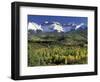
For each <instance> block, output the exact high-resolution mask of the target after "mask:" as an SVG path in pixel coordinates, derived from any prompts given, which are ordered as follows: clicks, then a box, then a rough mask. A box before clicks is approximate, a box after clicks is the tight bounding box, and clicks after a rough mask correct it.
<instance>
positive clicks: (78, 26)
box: [75, 23, 84, 30]
mask: <svg viewBox="0 0 100 82" xmlns="http://www.w3.org/2000/svg"><path fill="white" fill-rule="evenodd" d="M83 25H84V23H81V24H79V25H77V26H76V28H75V30H77V29H79V28H80V27H81V26H83Z"/></svg>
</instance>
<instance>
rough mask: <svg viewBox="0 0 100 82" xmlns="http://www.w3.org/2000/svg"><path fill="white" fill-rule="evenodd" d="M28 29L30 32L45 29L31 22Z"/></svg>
mask: <svg viewBox="0 0 100 82" xmlns="http://www.w3.org/2000/svg"><path fill="white" fill-rule="evenodd" d="M28 29H29V30H34V31H37V30H41V31H43V29H42V28H41V25H38V24H36V23H34V22H29V24H28Z"/></svg>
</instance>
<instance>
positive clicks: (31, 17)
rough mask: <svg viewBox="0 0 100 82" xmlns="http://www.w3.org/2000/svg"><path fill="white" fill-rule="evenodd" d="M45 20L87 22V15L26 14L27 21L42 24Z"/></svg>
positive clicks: (63, 22) (62, 22)
mask: <svg viewBox="0 0 100 82" xmlns="http://www.w3.org/2000/svg"><path fill="white" fill-rule="evenodd" d="M45 21H48V22H55V21H56V22H59V23H61V24H65V23H75V24H80V23H84V24H86V25H87V24H88V18H87V17H74V16H73V17H69V16H47V15H28V22H35V23H37V24H42V23H44V22H45Z"/></svg>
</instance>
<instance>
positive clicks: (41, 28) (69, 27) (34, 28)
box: [28, 21, 87, 33]
mask: <svg viewBox="0 0 100 82" xmlns="http://www.w3.org/2000/svg"><path fill="white" fill-rule="evenodd" d="M80 29H81V30H85V29H87V25H86V24H84V23H80V24H75V23H66V24H61V23H59V22H48V21H45V22H43V23H41V24H37V23H35V22H29V23H28V32H29V33H30V32H32V33H38V32H44V33H45V32H58V33H61V32H64V33H65V32H70V31H73V30H74V31H75V30H80Z"/></svg>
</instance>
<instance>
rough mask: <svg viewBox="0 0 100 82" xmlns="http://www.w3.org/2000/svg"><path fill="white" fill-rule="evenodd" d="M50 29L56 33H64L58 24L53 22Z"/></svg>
mask: <svg viewBox="0 0 100 82" xmlns="http://www.w3.org/2000/svg"><path fill="white" fill-rule="evenodd" d="M51 28H53V29H54V30H56V31H57V32H64V29H63V27H62V26H61V24H60V23H59V22H53V24H52V25H51Z"/></svg>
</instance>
